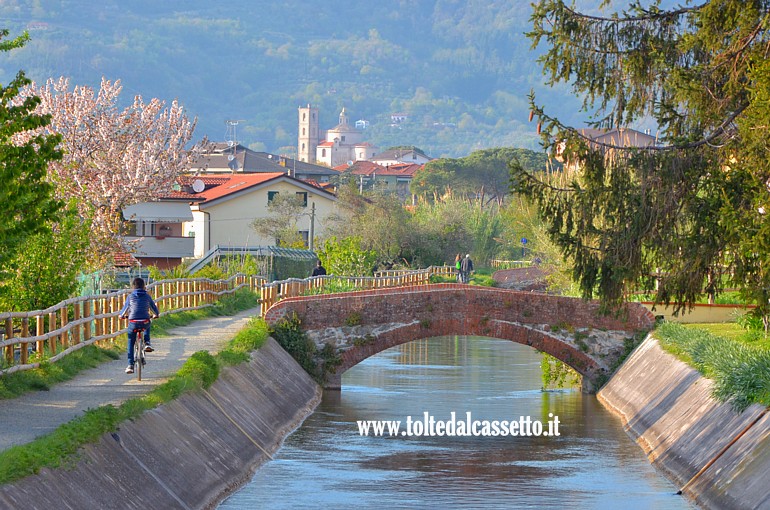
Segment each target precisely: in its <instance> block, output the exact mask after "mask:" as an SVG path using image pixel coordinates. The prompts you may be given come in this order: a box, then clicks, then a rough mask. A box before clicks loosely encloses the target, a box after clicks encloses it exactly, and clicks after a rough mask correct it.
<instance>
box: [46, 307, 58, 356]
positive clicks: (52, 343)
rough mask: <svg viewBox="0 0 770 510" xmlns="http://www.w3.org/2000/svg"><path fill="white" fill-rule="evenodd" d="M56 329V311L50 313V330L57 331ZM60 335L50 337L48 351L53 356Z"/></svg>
mask: <svg viewBox="0 0 770 510" xmlns="http://www.w3.org/2000/svg"><path fill="white" fill-rule="evenodd" d="M55 330H56V312H51V313H49V314H48V331H49V332H51V331H55ZM58 340H59V335H53V336H52V337H51V338H49V339H48V351H49V354H51V356H53V355H54V354H56V344H57V343H58Z"/></svg>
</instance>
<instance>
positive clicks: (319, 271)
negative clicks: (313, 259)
mask: <svg viewBox="0 0 770 510" xmlns="http://www.w3.org/2000/svg"><path fill="white" fill-rule="evenodd" d="M325 274H326V268H325V267H324V266H322V265H321V261H320V260H319V261H318V263H317V264H316V266H315V268H314V269H313V274H312V275H311V276H323V275H325Z"/></svg>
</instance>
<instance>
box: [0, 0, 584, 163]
mask: <svg viewBox="0 0 770 510" xmlns="http://www.w3.org/2000/svg"><path fill="white" fill-rule="evenodd" d="M530 9H531V8H530V6H529V2H510V1H503V0H483V1H482V0H466V1H459V0H410V1H406V0H382V1H380V2H342V1H340V0H327V1H326V2H324V3H322V4H319V3H317V2H311V1H310V0H294V1H292V2H290V3H288V4H287V3H282V2H265V1H263V0H257V1H253V0H232V1H230V2H227V3H218V2H210V1H203V0H184V1H182V0H171V1H166V2H157V1H156V0H132V1H119V0H103V1H101V2H99V3H98V4H97V3H96V2H91V1H88V0H60V1H52V0H5V1H3V2H2V3H0V27H4V28H8V29H10V30H11V34H12V35H13V36H15V35H18V34H19V33H21V31H23V30H25V29H28V30H29V32H30V35H31V37H32V40H31V41H30V43H29V44H28V45H27V46H26V47H25V48H23V49H21V50H17V51H14V52H13V53H11V54H6V55H3V56H2V57H1V58H0V83H8V81H9V80H10V78H11V77H12V76H13V75H15V73H16V72H17V71H18V69H24V70H25V71H26V72H27V74H28V76H29V77H30V78H32V79H33V80H36V81H44V80H45V79H46V78H48V77H58V76H61V75H64V76H69V77H70V78H71V80H72V83H75V84H79V85H81V84H86V85H91V86H97V85H98V83H99V81H100V79H101V77H102V76H105V77H107V78H108V79H111V80H115V79H120V80H121V82H122V83H123V86H124V90H123V95H124V96H125V97H124V100H126V101H128V100H129V99H130V98H131V97H133V95H134V94H140V95H142V96H144V97H146V98H148V97H159V98H162V99H166V100H171V99H174V98H178V99H179V100H180V102H181V103H182V104H183V105H184V106H185V108H186V109H187V110H188V111H189V113H190V115H194V116H197V117H198V119H199V123H198V129H197V130H196V137H197V138H201V137H203V136H204V135H205V136H208V137H209V138H210V139H212V140H215V141H219V140H223V139H224V137H225V133H226V124H225V121H226V120H228V119H237V120H239V121H240V122H239V124H238V127H237V137H238V141H239V142H241V143H243V144H245V145H248V146H250V147H252V148H254V149H257V150H268V151H272V152H282V151H283V152H291V151H293V150H294V149H293V148H294V147H295V146H296V137H297V125H296V122H297V107H298V106H299V105H304V104H307V103H312V104H314V105H318V106H319V108H320V112H321V127H322V128H330V127H333V126H334V125H336V123H337V115H338V114H339V111H340V109H341V108H342V106H345V107H346V108H347V110H348V112H350V114H351V116H352V118H353V120H358V119H366V120H368V121H370V123H371V124H370V131H369V133H368V135H367V138H368V139H369V140H370V141H372V142H373V143H375V144H377V145H379V146H380V147H381V148H386V147H388V146H393V145H407V144H408V145H416V146H419V147H421V148H422V149H424V150H425V151H426V152H427V153H428V154H430V155H431V156H434V157H438V156H450V157H460V156H464V155H467V154H468V153H469V152H471V151H472V150H475V149H480V148H486V147H496V146H516V147H526V148H533V149H534V148H537V140H536V137H535V134H534V127H533V126H532V125H531V124H528V123H527V111H528V107H527V98H526V94H527V93H528V92H529V90H530V89H533V88H534V89H535V90H536V92H537V94H538V98H539V100H540V101H541V102H544V103H546V104H550V105H552V108H556V107H557V106H558V108H559V109H562V110H563V112H560V114H561V116H562V118H564V119H565V120H572V119H574V118H576V117H575V114H576V113H577V111H578V109H579V103H578V101H577V100H575V99H574V98H572V97H571V95H570V94H568V93H565V91H566V89H562V90H561V91H552V90H549V89H547V88H545V87H544V86H543V85H542V83H541V81H542V79H541V73H540V69H539V67H538V66H537V64H536V63H535V54H534V53H532V52H531V51H530V45H531V43H530V41H529V40H528V39H527V38H526V37H525V36H524V35H523V33H524V32H525V31H526V30H528V29H529V26H528V19H529V16H530ZM394 112H403V113H406V114H408V115H409V118H408V119H407V121H405V122H403V123H402V124H401V125H400V126H398V127H392V126H391V125H390V124H391V120H390V114H391V113H394Z"/></svg>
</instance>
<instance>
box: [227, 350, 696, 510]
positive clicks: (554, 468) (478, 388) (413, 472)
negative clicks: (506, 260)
mask: <svg viewBox="0 0 770 510" xmlns="http://www.w3.org/2000/svg"><path fill="white" fill-rule="evenodd" d="M342 383H343V388H342V391H341V392H326V393H325V394H324V398H323V402H322V403H321V404H320V405H319V406H318V408H317V409H316V411H315V413H314V414H313V415H312V416H310V417H308V419H307V420H306V421H305V422H304V424H303V425H302V426H301V427H300V428H299V429H297V430H296V431H295V432H294V433H293V434H292V435H291V436H289V437H288V438H287V439H286V442H285V443H284V445H283V447H282V448H281V449H280V450H279V451H278V452H276V454H275V459H274V460H272V461H270V462H268V463H267V464H265V465H264V466H263V467H261V468H260V469H259V470H258V471H257V473H256V475H255V476H254V479H253V480H252V481H251V482H250V483H249V484H247V485H246V486H244V487H243V488H242V489H241V490H240V491H239V492H237V493H236V494H234V495H232V496H231V497H230V498H228V499H227V500H226V501H224V502H223V503H222V505H221V506H220V508H221V509H228V510H231V509H253V508H270V509H275V508H441V507H450V506H454V507H458V508H562V509H563V508H581V509H582V508H606V509H618V508H623V509H634V508H638V509H645V510H647V509H661V510H663V509H665V510H669V509H678V508H691V507H690V506H689V505H688V504H687V503H686V502H685V501H684V500H683V499H682V498H681V496H675V495H674V493H675V492H676V490H677V488H676V487H674V486H673V485H672V484H671V483H670V482H668V481H667V480H666V479H665V478H663V477H662V476H660V475H659V474H658V473H656V472H655V470H654V469H653V468H652V467H651V466H650V465H649V463H648V461H647V459H646V458H645V457H644V455H643V453H642V451H641V449H639V447H638V446H637V445H636V444H634V442H633V441H631V439H630V438H629V437H628V436H627V435H626V433H625V432H624V431H623V430H622V428H621V424H620V421H619V420H618V419H617V418H615V417H614V416H612V415H611V414H610V413H609V412H608V411H607V410H605V409H604V407H602V405H601V404H599V403H598V402H597V400H596V398H595V397H592V396H586V395H583V394H581V393H580V391H577V390H571V391H567V390H565V391H549V392H542V391H540V386H541V381H540V355H539V354H538V353H537V352H536V351H534V350H533V349H531V348H529V347H526V346H522V345H518V344H515V343H512V342H508V341H503V340H494V339H488V338H478V337H446V338H434V339H429V340H420V341H415V342H411V343H409V344H405V345H401V346H399V347H394V348H393V349H389V350H387V351H384V352H382V353H380V354H378V355H377V356H373V357H371V358H369V359H368V360H366V361H364V362H363V363H361V364H359V365H357V366H356V367H354V368H352V369H351V370H349V371H348V372H347V373H345V374H344V376H343V379H342ZM452 412H454V413H455V424H454V427H453V430H454V434H455V436H453V437H450V436H447V435H446V431H447V430H448V429H447V427H449V425H448V424H446V423H445V424H444V429H443V431H444V433H445V435H443V436H439V435H435V436H432V437H430V436H416V435H412V436H403V435H401V433H402V432H403V431H404V428H406V421H407V419H408V418H407V417H409V416H411V417H412V421H413V422H417V421H419V422H424V414H425V413H428V414H429V415H431V416H433V418H434V427H433V431H434V433H436V434H437V433H438V422H439V421H444V422H451V416H452V414H451V413H452ZM468 412H470V413H471V421H470V422H468V423H470V424H471V427H470V428H473V426H472V422H473V421H475V420H479V421H480V423H479V425H478V426H477V427H476V432H479V433H481V432H484V429H483V420H487V421H489V422H491V421H495V420H496V421H499V422H502V421H516V422H517V425H518V426H519V429H518V430H517V433H520V431H521V430H522V427H526V425H522V417H523V419H524V420H525V421H526V418H527V417H529V418H530V420H531V421H532V423H534V421H540V422H541V423H543V424H544V429H543V430H544V431H548V430H551V431H552V432H555V430H553V428H554V427H553V425H551V427H550V428H549V427H548V422H549V421H550V422H552V423H554V422H555V420H554V417H558V419H559V424H558V432H559V435H558V436H556V435H550V436H547V437H546V436H540V437H534V436H529V437H526V436H522V435H516V436H513V435H511V429H512V428H513V427H511V426H510V425H506V429H507V431H508V433H509V434H508V435H507V436H503V435H498V436H496V437H482V436H472V435H471V436H463V437H458V436H457V434H458V432H460V427H463V428H468V427H465V425H466V423H464V424H463V425H459V422H460V421H462V422H466V420H467V413H468ZM358 420H392V421H396V420H400V421H401V422H402V423H401V429H400V431H399V435H398V436H396V437H371V435H370V436H369V437H363V436H361V435H360V434H359V427H358V425H357V421H358ZM421 425H422V423H421ZM489 427H490V428H489V429H488V430H490V431H491V430H492V429H491V424H490V425H489ZM412 428H413V429H417V428H419V426H416V425H414V423H413V425H412ZM428 428H430V424H429V422H428ZM534 428H535V427H534V426H532V425H530V426H529V429H530V433H533V429H534ZM498 430H500V431H502V429H501V428H500V427H498ZM413 432H416V430H413ZM370 434H371V432H370Z"/></svg>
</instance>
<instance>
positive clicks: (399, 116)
mask: <svg viewBox="0 0 770 510" xmlns="http://www.w3.org/2000/svg"><path fill="white" fill-rule="evenodd" d="M408 118H409V115H407V114H406V113H391V114H390V121H391V122H392V123H394V124H401V123H402V122H404V121H405V120H407V119H408Z"/></svg>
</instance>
